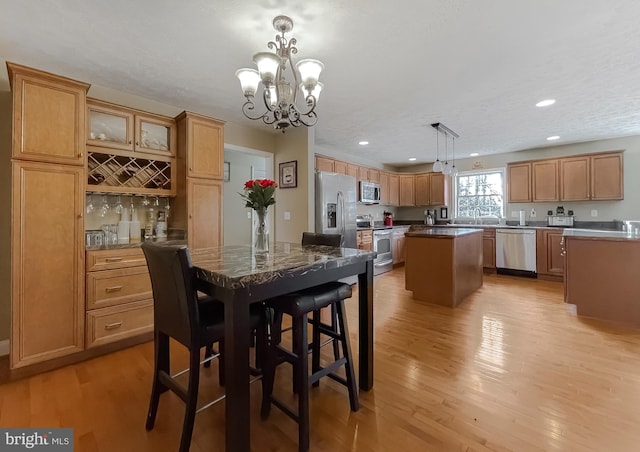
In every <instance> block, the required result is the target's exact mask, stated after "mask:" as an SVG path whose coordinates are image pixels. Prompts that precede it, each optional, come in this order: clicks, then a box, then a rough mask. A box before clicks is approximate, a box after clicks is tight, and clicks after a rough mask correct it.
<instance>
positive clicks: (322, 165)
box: [316, 155, 334, 173]
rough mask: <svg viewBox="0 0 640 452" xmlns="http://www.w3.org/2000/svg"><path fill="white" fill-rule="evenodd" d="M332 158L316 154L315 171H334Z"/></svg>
mask: <svg viewBox="0 0 640 452" xmlns="http://www.w3.org/2000/svg"><path fill="white" fill-rule="evenodd" d="M333 162H334V161H333V159H330V158H327V157H321V156H319V155H316V171H329V172H331V173H333V172H334V164H333Z"/></svg>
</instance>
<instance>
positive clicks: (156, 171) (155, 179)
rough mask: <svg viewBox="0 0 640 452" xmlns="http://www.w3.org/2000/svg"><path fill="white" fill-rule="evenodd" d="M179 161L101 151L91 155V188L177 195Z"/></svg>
mask: <svg viewBox="0 0 640 452" xmlns="http://www.w3.org/2000/svg"><path fill="white" fill-rule="evenodd" d="M174 165H175V161H173V160H171V159H169V160H160V159H148V158H139V157H132V156H125V155H117V154H110V153H109V154H107V153H101V152H89V153H88V154H87V191H89V192H101V193H132V194H156V195H174V194H175V189H174V187H172V177H171V176H172V172H173V170H175V168H174V167H173V166H174Z"/></svg>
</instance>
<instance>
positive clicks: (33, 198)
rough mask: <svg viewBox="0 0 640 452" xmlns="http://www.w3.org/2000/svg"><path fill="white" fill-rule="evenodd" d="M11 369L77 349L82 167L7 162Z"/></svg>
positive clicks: (80, 334) (81, 309)
mask: <svg viewBox="0 0 640 452" xmlns="http://www.w3.org/2000/svg"><path fill="white" fill-rule="evenodd" d="M12 170H13V178H12V179H13V186H12V196H13V202H12V206H11V218H12V222H13V224H12V228H11V242H12V258H11V261H12V268H11V271H12V279H11V281H12V282H11V285H12V288H11V294H12V300H11V319H12V320H11V368H17V367H23V366H28V365H31V364H35V363H38V362H42V361H46V360H49V359H53V358H58V357H61V356H65V355H70V354H73V353H76V352H78V351H81V350H83V348H84V240H83V238H84V235H83V234H84V226H83V218H82V215H83V212H84V185H85V181H84V178H85V176H84V175H85V171H84V168H83V167H79V166H72V165H55V164H50V163H40V162H26V161H20V160H14V161H13V162H12Z"/></svg>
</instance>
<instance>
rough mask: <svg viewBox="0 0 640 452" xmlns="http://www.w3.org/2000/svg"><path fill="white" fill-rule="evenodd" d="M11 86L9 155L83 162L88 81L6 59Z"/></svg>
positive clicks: (51, 160)
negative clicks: (77, 79)
mask: <svg viewBox="0 0 640 452" xmlns="http://www.w3.org/2000/svg"><path fill="white" fill-rule="evenodd" d="M7 69H8V71H9V83H10V84H11V88H12V90H13V133H12V135H13V145H12V154H11V155H12V158H14V159H22V160H31V161H40V162H50V163H62V164H68V165H77V166H84V160H85V155H84V154H85V133H84V124H85V111H86V93H87V90H88V89H89V85H88V84H86V83H82V82H78V81H75V80H71V79H68V78H65V77H59V76H57V75H53V74H49V73H46V72H42V71H38V70H36V69H31V68H28V67H25V66H20V65H18V64H14V63H7Z"/></svg>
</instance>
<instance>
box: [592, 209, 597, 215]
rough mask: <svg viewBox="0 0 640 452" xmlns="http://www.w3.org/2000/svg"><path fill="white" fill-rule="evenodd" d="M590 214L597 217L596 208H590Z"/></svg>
mask: <svg viewBox="0 0 640 452" xmlns="http://www.w3.org/2000/svg"><path fill="white" fill-rule="evenodd" d="M591 216H592V217H597V216H598V210H597V209H592V210H591Z"/></svg>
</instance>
